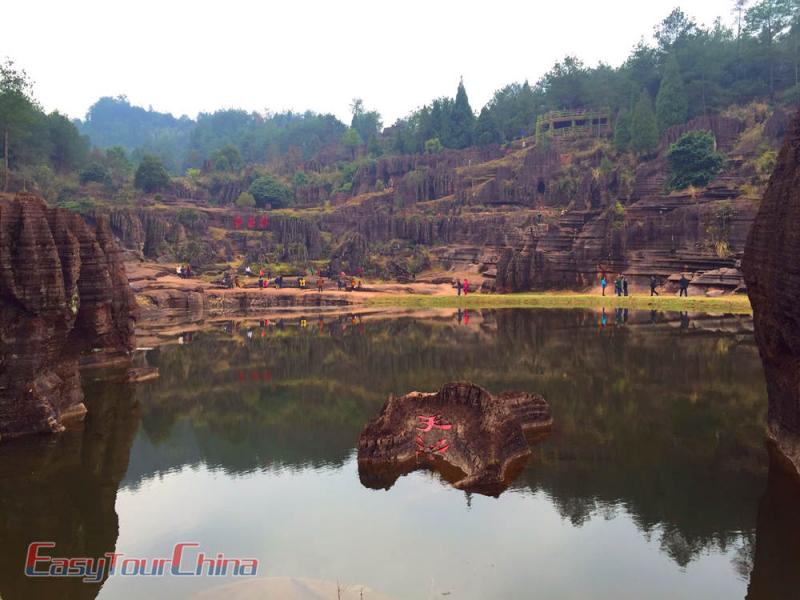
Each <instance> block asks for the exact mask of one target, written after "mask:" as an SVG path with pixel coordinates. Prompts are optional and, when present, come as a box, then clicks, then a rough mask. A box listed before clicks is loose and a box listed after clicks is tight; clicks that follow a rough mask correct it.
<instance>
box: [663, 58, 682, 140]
mask: <svg viewBox="0 0 800 600" xmlns="http://www.w3.org/2000/svg"><path fill="white" fill-rule="evenodd" d="M688 111H689V98H688V96H687V95H686V86H684V84H683V79H682V78H681V72H680V67H679V66H678V60H677V59H676V58H675V56H674V55H673V54H670V55H669V56H668V57H667V59H666V61H665V63H664V76H663V77H662V78H661V86H660V87H659V88H658V96H656V120H657V121H658V129H659V131H660V132H661V133H664V131H666V130H667V129H669V128H670V127H672V126H673V125H680V124H681V123H685V122H686V116H687V113H688Z"/></svg>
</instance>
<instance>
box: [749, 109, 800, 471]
mask: <svg viewBox="0 0 800 600" xmlns="http://www.w3.org/2000/svg"><path fill="white" fill-rule="evenodd" d="M799 223H800V115H798V117H797V118H796V119H795V121H794V123H793V125H792V127H791V129H790V131H789V133H788V135H787V138H786V140H785V142H784V145H783V148H782V149H781V151H780V154H779V155H778V162H777V165H776V167H775V171H774V172H773V174H772V179H771V180H770V182H769V186H768V187H767V192H766V194H765V196H764V199H763V200H762V202H761V208H760V209H759V211H758V216H757V217H756V220H755V223H754V224H753V228H752V230H751V232H750V237H749V239H748V242H747V248H746V250H745V258H744V263H743V267H744V273H745V278H746V280H747V287H748V293H749V294H750V300H751V302H752V304H753V319H754V321H755V333H756V340H757V341H758V346H759V350H760V352H761V359H762V361H763V363H764V373H765V375H766V379H767V391H768V393H769V411H768V420H769V435H770V438H771V439H772V440H773V441H774V442H775V443H776V444H777V446H778V448H779V449H780V450H781V451H782V452H783V453H784V454H785V455H786V456H787V457H788V458H789V459H790V460H791V461H792V463H793V464H794V467H795V469H798V470H799V471H800V226H798V224H799Z"/></svg>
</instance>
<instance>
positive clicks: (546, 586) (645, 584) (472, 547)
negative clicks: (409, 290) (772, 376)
mask: <svg viewBox="0 0 800 600" xmlns="http://www.w3.org/2000/svg"><path fill="white" fill-rule="evenodd" d="M264 325H265V324H264V323H263V322H260V321H257V320H252V321H249V322H241V321H239V322H228V323H218V324H215V325H214V326H212V327H210V328H209V329H206V330H203V331H195V332H187V333H184V334H181V335H174V336H170V337H169V338H166V339H165V340H164V342H165V343H164V344H162V345H159V346H157V347H156V348H154V349H152V350H150V351H148V352H146V353H145V354H142V355H140V356H139V357H138V358H137V360H139V361H146V362H147V363H149V364H150V365H153V366H157V367H158V368H159V369H160V373H161V377H160V379H158V380H156V381H153V382H150V383H145V384H139V385H138V386H128V385H122V384H111V383H104V382H99V381H91V380H90V378H89V377H85V379H86V381H85V389H86V395H87V405H88V406H89V415H88V417H87V420H86V423H85V424H84V426H83V427H82V428H79V429H77V430H75V431H69V432H67V433H66V434H64V435H62V436H60V437H55V438H51V437H46V438H42V437H36V438H29V439H23V440H18V441H13V442H12V443H8V444H4V445H3V446H0V484H2V486H3V493H2V498H0V511H2V512H1V513H0V596H2V598H4V599H5V600H14V599H16V598H26V599H27V598H94V597H99V598H113V599H117V598H121V599H128V598H151V599H155V598H188V597H193V596H194V595H196V594H200V597H208V598H212V597H220V596H223V597H226V598H230V599H235V598H264V597H266V598H271V597H275V598H281V597H292V596H290V595H288V592H287V591H286V590H287V589H289V588H292V589H294V590H300V589H301V588H302V589H306V590H307V589H310V588H311V587H314V586H317V587H318V589H327V591H326V592H324V593H323V595H322V596H315V597H332V598H336V594H335V591H334V592H330V590H331V588H330V587H328V588H325V585H328V586H333V588H332V589H333V590H335V586H336V582H339V584H340V586H341V589H342V590H343V594H344V595H343V596H342V597H343V598H350V597H353V598H357V597H359V596H358V595H356V592H355V590H359V589H360V588H359V587H358V586H361V585H363V586H366V588H368V589H366V590H365V591H364V594H363V597H364V598H367V599H369V598H392V599H397V600H399V599H415V600H416V599H426V598H455V599H461V598H465V599H493V598H510V599H511V598H513V599H517V598H519V599H523V598H525V599H527V598H548V599H550V598H599V599H611V598H614V599H620V598H631V599H633V598H636V599H639V598H670V599H671V598H704V599H705V598H744V597H745V596H746V595H747V594H748V586H750V595H749V596H748V597H750V598H771V597H783V596H774V595H772V594H773V593H777V592H776V590H780V589H783V588H781V587H780V586H790V585H792V584H793V582H794V580H793V579H792V577H788V579H787V577H786V576H784V575H785V572H786V570H791V571H797V570H798V566H797V565H798V563H797V562H793V561H795V560H797V557H798V550H797V539H800V537H798V536H797V535H796V533H797V532H798V531H800V528H798V525H797V518H796V517H794V516H792V515H793V514H794V513H796V512H797V511H796V510H793V509H792V508H791V507H793V506H797V504H792V501H793V499H792V498H791V497H790V498H789V499H788V500H787V494H792V493H794V491H791V492H787V491H786V490H785V487H786V486H785V485H784V484H783V483H782V481H783V480H782V479H781V478H780V477H779V476H778V475H777V474H775V472H774V468H773V467H770V461H769V459H768V455H767V451H766V448H765V445H764V433H763V432H764V426H763V423H764V420H765V416H766V389H765V384H764V382H763V375H762V370H761V364H760V361H759V358H758V350H757V348H756V346H755V343H754V340H753V337H752V333H751V329H752V323H751V321H750V320H749V319H747V318H744V317H741V318H738V317H732V318H727V319H722V318H710V317H703V316H701V315H693V316H691V317H690V316H688V315H682V316H681V315H674V314H673V315H670V314H663V313H650V312H631V313H630V314H627V313H623V312H621V311H611V312H609V313H600V312H586V311H574V310H573V311H554V310H487V311H469V312H468V313H463V312H457V311H438V312H430V313H425V314H414V315H408V316H403V315H400V316H394V317H391V318H389V317H386V316H380V315H367V316H363V317H351V316H336V317H334V316H327V317H325V318H324V319H319V317H318V315H314V316H311V315H310V316H308V317H307V318H306V319H305V320H303V321H301V320H300V319H298V318H286V319H284V320H283V321H280V322H275V321H270V322H268V323H267V324H266V326H264ZM453 380H469V381H472V382H475V383H477V384H479V385H481V386H483V387H485V388H486V389H488V390H490V391H492V392H501V391H504V390H508V389H515V390H516V389H518V390H527V391H532V392H537V393H540V394H542V395H544V396H545V397H546V398H547V399H548V400H549V402H550V404H551V409H552V413H553V417H554V419H555V425H554V428H553V431H552V433H551V434H550V435H549V436H548V437H546V438H545V439H544V440H543V441H540V442H538V443H536V444H535V445H533V447H532V449H533V456H532V458H531V459H530V461H529V462H528V463H527V465H526V466H525V468H524V470H523V471H522V473H521V474H520V475H519V477H518V478H517V479H516V480H515V481H513V483H512V484H511V486H510V487H509V489H508V490H507V491H505V492H504V493H502V494H501V495H500V496H499V497H489V496H483V495H479V494H468V493H465V492H463V491H458V490H456V489H454V488H453V487H451V486H450V485H448V484H447V483H446V482H444V481H442V480H441V479H440V478H439V477H438V476H437V475H435V474H433V473H429V472H421V471H418V472H414V473H412V474H410V475H407V476H404V477H401V478H400V479H399V480H398V481H397V482H396V483H395V484H394V486H392V487H391V488H390V489H388V490H373V489H368V488H366V487H364V486H363V485H362V484H361V483H360V480H359V475H358V465H357V462H356V454H355V447H356V443H357V440H358V436H359V433H360V432H361V430H362V429H363V427H364V425H365V424H366V423H367V422H368V421H369V420H370V419H372V418H373V417H375V416H376V415H377V414H378V413H379V412H380V410H381V407H382V405H383V403H384V402H385V400H386V398H387V397H388V395H389V394H390V393H396V394H402V393H406V392H408V391H411V390H421V391H435V390H436V389H438V388H439V387H440V386H441V385H442V384H443V383H445V382H448V381H453ZM795 502H796V500H795ZM765 506H766V507H768V508H765ZM786 506H788V507H789V508H786V509H785V510H784V508H782V507H786ZM787 515H788V516H787ZM34 540H53V541H55V542H56V544H57V547H56V549H55V550H54V551H53V555H56V556H89V557H92V556H102V555H103V553H105V552H111V551H114V549H116V552H118V553H124V554H125V555H126V556H134V557H168V556H169V555H170V554H171V552H172V547H173V545H174V544H175V543H178V542H197V543H198V544H200V547H201V548H202V549H203V550H205V551H207V553H209V554H215V553H217V552H223V553H225V554H226V555H227V556H231V557H256V558H258V559H259V561H260V565H259V577H264V578H269V579H259V580H258V581H256V582H252V581H248V580H241V582H240V583H238V584H237V581H240V580H238V579H234V578H230V577H227V578H222V577H218V578H214V577H174V576H167V577H158V578H154V577H122V576H118V575H116V576H113V577H110V578H108V579H107V580H106V581H105V582H104V583H103V584H102V586H101V585H100V584H84V583H81V582H78V581H74V580H66V579H57V580H32V579H29V578H26V577H25V576H24V575H23V572H22V569H23V562H24V557H25V551H26V548H27V545H28V543H29V542H31V541H34ZM793 540H794V541H793ZM781 574H784V575H781ZM782 577H783V578H782ZM751 579H752V582H751ZM307 580H313V582H310V581H307ZM325 582H327V583H325ZM232 584H236V585H234V587H226V588H220V587H219V586H231V585H232ZM259 586H260V587H259ZM786 589H790V588H789V587H787V588H786ZM794 592H795V593H796V592H797V588H795V589H794ZM203 593H205V595H202V594H203ZM270 593H271V594H273V595H271V596H270V595H269V594H270ZM325 593H332V594H333V595H332V596H326V595H324V594H325ZM348 594H353V595H348ZM296 597H303V598H305V597H312V596H303V595H302V594H300V593H299V592H298V594H297V596H296ZM785 597H789V596H785Z"/></svg>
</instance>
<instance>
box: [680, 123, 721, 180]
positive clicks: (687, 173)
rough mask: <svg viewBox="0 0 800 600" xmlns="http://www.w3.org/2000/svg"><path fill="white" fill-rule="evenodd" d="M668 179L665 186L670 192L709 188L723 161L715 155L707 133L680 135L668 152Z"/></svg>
mask: <svg viewBox="0 0 800 600" xmlns="http://www.w3.org/2000/svg"><path fill="white" fill-rule="evenodd" d="M667 160H668V161H669V168H670V176H669V180H668V181H667V185H668V187H669V188H670V189H673V190H682V189H684V188H687V187H689V186H690V185H693V186H703V185H708V184H709V183H710V182H711V180H712V179H714V177H715V176H716V175H717V173H719V171H720V169H721V168H722V164H723V162H724V160H725V158H724V157H723V155H722V154H720V153H719V152H717V150H716V147H715V142H714V136H713V135H712V134H711V132H709V131H690V132H688V133H685V134H683V135H682V136H681V137H680V138H679V139H678V141H677V142H675V143H674V144H672V145H671V146H670V147H669V150H668V151H667Z"/></svg>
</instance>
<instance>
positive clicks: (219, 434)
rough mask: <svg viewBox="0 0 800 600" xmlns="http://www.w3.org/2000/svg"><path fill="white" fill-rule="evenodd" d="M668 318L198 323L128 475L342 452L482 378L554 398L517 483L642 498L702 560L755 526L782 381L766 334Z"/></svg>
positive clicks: (172, 365)
mask: <svg viewBox="0 0 800 600" xmlns="http://www.w3.org/2000/svg"><path fill="white" fill-rule="evenodd" d="M651 317H652V316H651V315H650V314H649V313H641V314H640V313H631V314H630V315H629V318H628V321H627V324H626V326H625V327H616V328H615V327H600V326H599V317H598V316H597V315H596V314H594V313H589V312H582V311H563V312H562V311H522V310H509V311H484V312H483V313H480V312H475V313H474V314H472V316H471V322H470V326H469V327H465V326H463V325H461V326H459V324H458V322H457V320H456V319H455V318H453V319H428V320H423V321H417V320H414V319H413V318H397V319H385V320H369V319H367V320H365V321H364V322H363V324H359V325H358V326H357V327H352V326H347V325H348V323H347V322H344V323H340V322H336V321H334V322H329V323H326V325H325V327H324V328H323V329H322V331H321V332H320V329H319V328H318V327H317V326H316V323H315V321H314V320H311V321H309V323H310V325H309V327H308V328H305V329H302V328H300V327H298V326H296V324H294V323H287V324H286V326H285V327H284V328H282V329H279V328H276V327H269V328H268V329H266V330H265V334H264V337H261V331H260V328H255V330H254V331H253V332H252V337H248V336H247V334H246V329H244V328H242V329H239V330H236V329H234V328H231V329H230V331H229V332H224V331H218V332H214V333H212V332H206V333H202V334H198V335H196V336H195V338H194V342H193V343H191V344H189V345H184V346H179V345H172V346H165V347H162V348H160V349H158V350H156V351H154V352H153V353H151V355H150V357H149V358H150V362H151V363H152V364H154V365H155V366H158V367H159V368H160V371H161V379H160V381H156V382H154V383H153V384H148V385H147V386H143V387H142V388H141V392H140V395H141V398H142V401H143V411H144V413H143V431H144V435H140V436H139V438H137V443H136V444H135V446H134V456H133V459H132V461H131V462H132V465H131V470H130V472H129V474H128V477H127V481H129V482H135V481H138V480H139V479H140V478H142V477H148V476H150V475H152V474H153V473H156V472H160V471H163V470H168V469H170V468H175V467H178V466H181V465H184V464H198V463H200V462H203V463H206V464H209V465H213V466H218V467H222V468H224V469H226V470H229V471H234V472H241V471H248V470H252V469H254V468H263V467H266V466H270V465H282V466H289V467H303V466H322V465H340V464H341V463H342V462H343V461H344V460H345V459H346V458H347V457H348V456H349V455H350V453H351V452H352V449H353V446H354V444H355V441H356V439H357V437H358V434H359V432H360V430H361V428H362V427H363V425H364V424H365V423H366V422H367V420H369V419H371V418H372V417H373V416H374V415H375V414H376V412H377V411H378V410H379V409H380V407H381V406H382V404H383V403H384V401H385V399H386V397H387V395H388V394H389V393H406V392H408V391H410V390H415V389H416V390H435V389H438V388H439V387H440V386H441V384H442V383H443V382H445V381H451V380H471V381H474V382H476V383H478V384H480V385H482V386H484V387H486V388H487V389H489V390H491V391H502V390H505V389H523V390H530V391H534V392H538V393H542V394H543V395H544V396H545V397H546V398H548V400H550V402H551V405H552V410H553V415H554V417H555V419H556V426H555V429H554V432H553V435H552V436H551V437H550V438H549V439H548V440H547V441H546V442H545V443H544V444H543V445H542V446H540V447H538V448H537V449H536V450H535V452H536V455H537V456H536V458H535V459H534V460H533V461H532V463H531V465H530V467H529V468H528V469H527V470H526V471H525V472H524V473H523V474H522V476H521V477H520V479H519V480H518V481H517V482H516V484H515V485H516V487H517V488H518V489H528V490H531V491H543V492H544V493H545V494H546V495H547V496H548V497H550V498H551V499H552V502H553V503H554V505H555V506H556V507H558V510H559V511H560V512H561V514H562V515H564V517H565V518H568V519H569V520H570V521H571V522H572V523H574V524H576V525H580V524H582V523H584V522H586V521H587V520H588V519H590V518H594V517H595V516H600V517H602V518H613V515H614V514H616V513H617V511H619V510H625V511H627V512H628V513H630V514H631V515H632V516H633V518H634V520H635V522H636V523H637V525H638V526H639V527H640V529H641V530H642V531H643V532H645V533H646V534H648V535H653V534H654V535H657V536H658V539H659V540H660V544H661V546H662V548H663V549H664V551H665V552H666V553H667V554H669V555H670V556H671V557H673V558H674V559H675V560H676V561H677V562H678V563H679V564H681V565H685V564H687V563H688V562H689V561H691V560H692V558H693V557H695V556H697V555H698V554H699V553H701V552H703V551H704V550H706V549H709V548H711V547H718V548H722V549H724V548H728V547H729V546H730V545H732V544H742V543H743V539H744V538H743V537H742V535H741V532H745V533H747V532H750V531H752V530H753V528H754V525H755V524H754V512H755V511H754V507H755V505H756V503H757V501H758V496H759V494H760V493H761V490H762V489H763V481H764V476H765V469H764V464H763V463H764V454H763V448H762V440H763V431H762V423H763V414H764V411H765V406H766V402H765V393H764V389H763V383H762V378H761V366H760V363H759V361H758V355H757V350H756V348H755V346H754V344H753V343H752V340H751V338H750V336H749V335H746V336H741V335H737V334H735V333H731V334H725V335H720V334H714V333H703V332H702V323H694V322H692V323H691V326H690V327H689V329H687V330H681V323H680V320H675V321H673V322H670V323H664V322H661V320H660V319H656V320H657V322H658V323H657V324H656V325H653V324H652V318H651ZM312 325H313V326H312ZM342 325H344V326H346V328H345V329H344V330H343V327H342ZM718 326H720V325H719V324H718V323H714V327H718ZM721 327H722V328H725V327H729V328H730V329H732V330H735V329H736V322H734V324H733V325H729V326H724V325H722V326H721ZM265 371H266V372H268V373H269V377H265V376H264V375H263V373H264V372H265ZM254 372H255V373H259V374H260V375H259V376H258V377H256V378H253V377H252V373H254ZM242 373H244V377H242Z"/></svg>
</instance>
